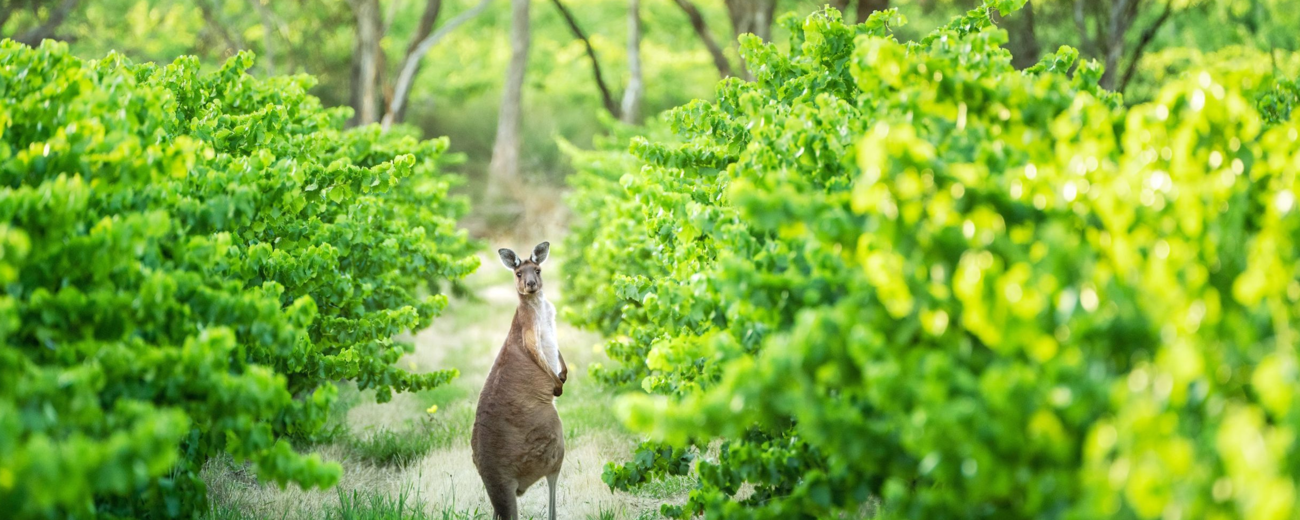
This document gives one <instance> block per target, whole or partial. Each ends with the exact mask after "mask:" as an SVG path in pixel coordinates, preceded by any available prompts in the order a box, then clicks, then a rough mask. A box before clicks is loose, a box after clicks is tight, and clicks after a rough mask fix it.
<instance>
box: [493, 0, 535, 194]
mask: <svg viewBox="0 0 1300 520" xmlns="http://www.w3.org/2000/svg"><path fill="white" fill-rule="evenodd" d="M528 3H529V0H511V1H510V7H511V8H510V20H511V21H510V66H509V68H507V69H506V78H505V86H504V87H503V88H502V89H501V106H500V109H499V110H498V112H497V137H496V142H495V143H493V145H492V162H491V163H489V165H488V191H487V199H488V200H489V201H499V200H501V199H502V195H506V194H509V195H510V196H514V195H515V194H517V193H518V188H517V187H516V185H517V184H518V182H519V149H520V147H521V143H520V137H519V126H520V120H521V119H522V118H523V89H524V74H525V73H526V72H527V71H528V47H529V43H530V42H529V37H530V35H529V19H528Z"/></svg>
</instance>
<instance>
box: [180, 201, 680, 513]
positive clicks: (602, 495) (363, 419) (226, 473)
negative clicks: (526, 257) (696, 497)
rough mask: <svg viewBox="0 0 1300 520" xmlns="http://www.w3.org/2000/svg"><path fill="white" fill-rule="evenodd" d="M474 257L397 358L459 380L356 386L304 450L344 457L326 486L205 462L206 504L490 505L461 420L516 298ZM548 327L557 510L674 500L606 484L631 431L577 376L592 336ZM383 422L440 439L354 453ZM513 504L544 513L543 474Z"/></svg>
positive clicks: (612, 509) (275, 509)
mask: <svg viewBox="0 0 1300 520" xmlns="http://www.w3.org/2000/svg"><path fill="white" fill-rule="evenodd" d="M548 227H550V226H549V225H539V227H538V228H537V229H533V230H528V231H522V230H521V231H522V232H520V233H512V235H515V236H512V237H511V238H509V239H503V240H500V241H490V242H489V246H490V248H489V251H495V250H496V248H498V247H512V248H515V249H519V248H527V247H531V246H532V245H533V244H535V243H536V242H540V241H541V240H543V239H546V238H550V239H551V241H552V243H554V244H558V243H559V241H558V237H557V236H552V237H546V236H545V235H542V234H541V233H545V232H551V231H552V230H548V229H545V228H548ZM564 256H566V255H565V252H564V251H559V250H555V251H554V253H553V257H554V258H556V259H557V260H559V259H562V258H563V257H564ZM481 257H482V260H483V267H481V268H480V269H479V272H478V273H476V274H474V275H473V276H471V277H470V279H469V280H467V285H468V287H469V288H470V289H471V291H472V292H473V294H474V297H471V298H462V299H456V300H454V301H453V302H452V304H451V306H450V308H449V309H448V311H447V314H446V315H444V316H442V317H440V318H438V319H436V320H435V321H434V325H433V326H432V327H430V328H429V329H427V330H424V331H421V332H419V333H418V334H416V335H415V336H414V337H413V338H411V339H413V340H414V342H415V345H416V349H415V352H414V353H412V354H411V355H409V356H407V357H406V358H405V359H403V360H402V361H401V363H402V364H403V366H405V367H406V368H411V369H413V370H416V371H432V370H436V369H440V368H447V367H455V368H458V369H459V370H460V372H461V376H460V377H459V378H457V379H456V380H454V381H453V382H452V383H451V384H450V385H448V386H446V387H443V388H439V389H435V390H432V391H427V392H421V393H417V394H399V395H396V396H394V398H393V400H392V401H391V402H389V403H385V404H376V403H375V402H374V399H373V395H371V394H370V393H362V394H361V399H360V402H359V404H357V405H356V406H354V407H353V408H352V409H350V410H349V411H348V412H347V414H346V419H345V422H346V430H347V433H346V434H345V435H344V436H343V438H340V439H336V440H334V441H333V442H332V443H330V444H327V445H322V446H317V447H315V448H314V449H315V450H316V451H318V452H319V453H320V454H321V455H322V456H323V457H324V458H326V459H327V460H332V461H338V462H340V463H341V464H342V465H343V468H344V473H343V477H342V479H341V480H340V482H339V485H338V488H337V490H336V489H331V490H326V491H321V490H310V491H305V490H302V489H299V488H297V487H296V486H290V487H289V489H286V490H281V489H279V488H278V487H277V486H275V485H274V484H259V483H257V482H256V481H255V479H254V478H253V476H252V475H249V474H248V472H247V470H246V469H244V468H241V467H237V466H235V465H233V464H231V463H230V462H229V461H216V462H212V463H209V465H208V467H207V468H205V471H204V476H205V479H206V480H207V482H208V485H209V490H210V492H211V495H212V498H213V499H214V503H215V504H216V505H217V506H218V507H219V508H227V509H231V508H234V509H238V510H240V511H242V512H244V513H246V514H249V515H253V516H256V517H263V518H320V517H322V516H329V514H330V511H337V510H338V509H339V506H340V494H341V493H342V494H343V496H345V497H346V496H351V495H350V494H351V493H353V492H357V493H358V494H360V495H363V496H371V497H372V496H374V495H376V494H378V495H380V496H381V497H401V496H404V495H403V494H404V493H405V494H406V496H410V497H412V498H413V499H417V501H418V502H419V504H420V506H421V507H423V508H424V509H425V510H426V511H428V512H430V514H431V515H432V517H433V518H478V517H483V518H486V517H487V515H490V511H491V507H490V506H489V505H488V503H487V495H486V493H484V491H483V486H482V483H481V481H480V480H479V476H478V473H477V471H476V470H475V468H474V463H473V461H472V460H471V456H470V447H469V437H470V428H471V426H472V424H473V417H474V407H475V404H476V403H477V401H478V394H479V391H480V389H481V388H482V385H483V381H484V380H485V379H486V377H487V372H488V369H489V368H490V367H491V364H492V362H493V360H494V359H495V356H496V353H497V350H498V349H499V348H500V346H501V343H502V341H504V339H505V335H506V332H507V331H508V330H509V325H510V320H511V318H512V316H513V314H514V308H515V306H516V304H517V302H518V300H517V299H516V296H515V293H514V289H513V285H512V284H511V281H512V280H511V279H510V274H509V271H507V270H506V269H504V268H502V267H501V266H500V263H499V262H498V261H497V258H496V254H495V253H494V252H493V253H488V252H484V253H482V254H481ZM552 263H553V264H555V265H549V267H550V269H549V270H548V271H549V272H550V273H554V274H551V275H550V276H549V277H548V278H547V283H548V285H547V288H546V291H547V297H548V298H550V299H551V300H552V301H554V302H556V303H557V306H562V303H561V301H562V297H563V294H562V289H563V288H562V287H559V284H558V282H557V280H560V279H561V277H560V276H559V275H558V273H561V272H562V269H563V265H560V264H559V262H556V261H553V262H552ZM557 335H558V339H559V342H560V348H561V350H562V351H563V353H564V355H565V360H566V361H567V362H568V364H569V378H570V379H569V383H568V384H567V385H566V388H565V393H564V396H563V397H560V398H558V399H557V402H556V406H557V408H558V409H559V412H560V418H561V420H563V421H565V424H566V427H565V431H566V439H565V442H566V445H567V451H566V455H565V461H564V469H563V470H562V471H561V473H560V481H559V490H558V500H559V516H560V517H561V518H645V517H652V515H653V514H654V512H656V511H658V508H659V505H660V504H661V503H664V502H666V501H667V502H676V503H681V502H682V501H683V500H684V499H685V494H686V493H687V492H688V491H689V486H685V485H683V486H668V487H667V488H666V489H664V490H661V491H663V492H662V493H642V494H640V496H638V495H632V494H628V493H622V492H619V493H615V492H611V491H610V490H609V488H608V487H607V486H606V485H605V484H604V483H603V482H602V481H601V480H600V475H601V471H602V469H603V467H604V465H605V463H606V462H607V461H611V460H625V459H626V458H627V457H628V455H629V454H630V453H631V452H632V450H633V448H635V446H636V438H635V437H634V436H632V435H630V434H628V433H627V432H625V431H623V430H622V429H621V428H620V427H619V426H618V425H617V421H615V420H614V417H613V415H612V412H611V409H612V402H613V397H612V396H611V395H610V393H609V392H606V391H603V389H601V388H599V387H598V386H597V385H596V383H595V382H594V381H590V380H588V379H587V370H586V367H587V365H588V364H590V363H591V362H593V361H596V356H597V355H598V354H596V353H595V351H594V349H593V348H592V347H593V346H594V345H595V344H596V343H597V342H598V341H599V337H598V336H596V335H593V334H590V333H587V332H583V331H580V330H577V329H574V328H573V327H570V326H568V325H567V324H564V323H557ZM433 404H436V405H438V411H437V412H436V413H435V414H434V415H432V416H430V415H428V414H427V413H426V409H428V408H429V406H430V405H433ZM384 429H387V430H389V431H396V432H405V434H408V435H439V436H445V437H446V438H444V439H435V440H433V441H432V442H431V443H430V445H431V446H432V448H431V449H429V450H428V451H427V452H425V453H424V454H423V455H422V456H415V457H413V458H412V459H411V460H409V461H408V462H406V463H396V464H388V465H380V464H375V463H373V461H375V460H383V457H373V456H360V455H359V454H358V453H357V450H356V448H355V446H354V444H355V443H356V442H357V439H366V438H369V437H370V436H374V435H376V433H377V432H380V431H383V430H384ZM350 444H352V445H350ZM397 444H399V445H400V444H401V443H400V442H397ZM395 449H399V448H395ZM398 462H400V461H398ZM340 492H341V493H340ZM520 512H521V516H522V517H524V518H528V517H535V518H543V517H544V516H545V514H546V486H545V483H544V482H543V483H542V484H540V485H535V486H534V487H533V488H532V489H531V490H529V492H528V493H526V494H525V495H524V496H523V497H522V498H521V499H520Z"/></svg>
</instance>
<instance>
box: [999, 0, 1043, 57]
mask: <svg viewBox="0 0 1300 520" xmlns="http://www.w3.org/2000/svg"><path fill="white" fill-rule="evenodd" d="M996 17H997V23H998V25H1001V26H1002V27H1004V28H1005V29H1006V30H1007V35H1008V41H1007V50H1009V51H1011V66H1013V67H1015V68H1016V69H1019V70H1025V69H1027V68H1029V67H1033V66H1034V65H1035V64H1037V63H1038V58H1039V55H1040V50H1039V47H1038V35H1037V34H1036V33H1035V28H1034V3H1033V2H1025V7H1023V8H1021V9H1020V10H1019V11H1016V12H1015V13H1012V14H1011V15H1010V16H1004V15H1002V14H1001V13H998V14H997V15H996Z"/></svg>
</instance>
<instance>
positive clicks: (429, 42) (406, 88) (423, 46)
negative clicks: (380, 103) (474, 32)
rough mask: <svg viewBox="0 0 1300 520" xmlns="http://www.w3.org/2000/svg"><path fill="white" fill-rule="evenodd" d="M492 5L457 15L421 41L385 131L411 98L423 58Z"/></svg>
mask: <svg viewBox="0 0 1300 520" xmlns="http://www.w3.org/2000/svg"><path fill="white" fill-rule="evenodd" d="M491 3H492V0H482V1H480V2H479V3H478V5H476V6H474V7H473V8H472V9H470V10H468V11H465V12H463V13H460V14H459V15H456V17H455V18H452V19H451V21H448V22H447V25H444V26H442V27H439V28H438V30H437V32H434V33H433V34H430V35H429V36H428V37H426V38H425V39H424V40H423V41H421V42H420V44H419V45H417V46H416V47H415V52H412V53H410V54H408V55H407V56H406V62H405V63H403V64H402V72H401V74H400V75H399V76H398V77H397V87H396V89H395V91H394V93H393V101H392V103H391V104H390V105H389V106H388V113H386V114H384V121H383V123H384V130H385V131H387V130H388V129H389V128H390V127H392V126H393V122H394V119H396V117H397V114H398V113H400V112H401V111H402V107H403V106H404V105H405V104H406V98H407V97H408V96H410V91H411V83H412V82H414V81H415V69H416V68H417V67H418V66H419V63H420V59H421V58H423V57H424V55H425V54H426V53H428V52H429V49H432V48H433V46H434V45H435V44H437V43H438V41H439V40H442V39H443V38H444V37H446V36H447V35H448V34H450V33H451V31H454V30H455V29H456V28H457V27H460V26H461V25H462V24H464V23H465V22H468V21H469V20H470V19H471V18H474V17H475V16H478V15H479V14H480V13H482V12H483V11H484V10H485V9H487V7H488V4H491Z"/></svg>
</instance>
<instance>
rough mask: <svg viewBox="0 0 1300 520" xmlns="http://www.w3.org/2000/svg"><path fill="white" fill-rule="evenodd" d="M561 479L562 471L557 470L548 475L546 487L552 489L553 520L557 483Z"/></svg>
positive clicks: (552, 518)
mask: <svg viewBox="0 0 1300 520" xmlns="http://www.w3.org/2000/svg"><path fill="white" fill-rule="evenodd" d="M559 480H560V473H559V472H558V471H557V472H555V473H552V474H550V475H547V476H546V487H548V488H550V490H551V520H555V483H556V482H558V481H559Z"/></svg>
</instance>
